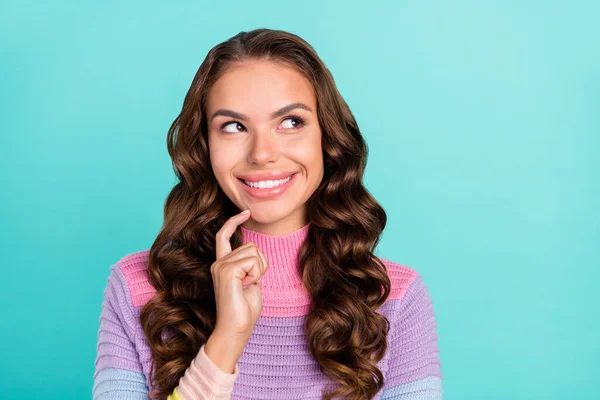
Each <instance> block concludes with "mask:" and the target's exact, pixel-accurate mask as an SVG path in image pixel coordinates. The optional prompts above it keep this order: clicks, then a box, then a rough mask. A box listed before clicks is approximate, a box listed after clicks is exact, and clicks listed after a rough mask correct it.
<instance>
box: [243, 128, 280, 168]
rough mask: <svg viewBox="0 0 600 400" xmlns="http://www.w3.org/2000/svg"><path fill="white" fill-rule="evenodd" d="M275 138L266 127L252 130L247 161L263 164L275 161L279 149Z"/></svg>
mask: <svg viewBox="0 0 600 400" xmlns="http://www.w3.org/2000/svg"><path fill="white" fill-rule="evenodd" d="M276 140H277V139H276V138H275V137H273V135H272V134H271V132H270V131H269V130H268V129H264V130H261V131H255V132H253V134H252V135H251V139H250V147H249V149H248V163H249V164H256V165H265V164H267V163H269V162H275V161H277V157H278V152H279V150H278V148H277V141H276Z"/></svg>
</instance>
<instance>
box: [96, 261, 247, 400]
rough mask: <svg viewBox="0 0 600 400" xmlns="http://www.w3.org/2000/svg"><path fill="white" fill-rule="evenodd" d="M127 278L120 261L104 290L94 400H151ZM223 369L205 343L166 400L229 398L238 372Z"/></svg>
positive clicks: (113, 269)
mask: <svg viewBox="0 0 600 400" xmlns="http://www.w3.org/2000/svg"><path fill="white" fill-rule="evenodd" d="M128 290H129V289H128V286H127V281H126V279H125V277H124V275H123V274H122V272H121V271H120V269H119V267H118V264H117V265H113V266H112V267H111V272H110V276H109V278H108V283H107V285H106V288H105V290H104V299H103V301H102V312H101V314H100V328H99V331H98V344H97V347H96V362H95V373H94V387H93V389H92V396H93V399H94V400H148V398H149V390H148V385H147V383H146V376H145V375H144V373H143V368H142V364H141V362H140V359H139V355H138V352H137V349H136V347H135V335H134V333H133V332H134V325H135V323H134V321H133V318H134V316H133V312H132V305H131V300H130V299H131V297H130V294H129V292H128ZM238 371H239V370H238V365H237V364H236V365H235V370H234V373H233V374H229V373H226V372H225V371H222V370H221V369H220V368H219V367H218V366H217V365H216V364H214V363H213V362H212V361H211V360H210V358H208V356H207V355H206V353H205V352H204V345H203V346H202V348H201V349H200V351H199V353H198V355H197V356H196V357H195V358H194V360H193V361H192V363H191V365H190V366H189V367H188V369H187V370H186V372H185V374H184V376H182V377H181V379H180V381H179V385H178V386H177V387H176V388H175V389H174V390H173V392H172V393H171V394H170V395H169V396H168V397H167V400H188V399H195V400H205V399H206V400H208V399H211V400H217V399H229V397H230V394H231V391H232V390H233V384H234V382H235V380H236V378H237V376H238V375H239V372H238Z"/></svg>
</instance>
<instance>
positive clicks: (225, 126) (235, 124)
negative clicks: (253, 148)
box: [221, 121, 244, 133]
mask: <svg viewBox="0 0 600 400" xmlns="http://www.w3.org/2000/svg"><path fill="white" fill-rule="evenodd" d="M231 127H233V128H231ZM231 129H233V131H232V130H231ZM236 129H240V131H241V130H244V125H242V124H240V123H239V122H236V121H231V122H226V123H224V124H223V125H221V130H223V131H224V132H227V133H237V132H239V131H236Z"/></svg>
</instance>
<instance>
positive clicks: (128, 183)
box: [0, 0, 600, 400]
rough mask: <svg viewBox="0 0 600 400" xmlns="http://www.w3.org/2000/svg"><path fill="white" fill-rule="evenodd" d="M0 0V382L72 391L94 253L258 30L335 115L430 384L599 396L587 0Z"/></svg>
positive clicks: (92, 300) (29, 395) (87, 322)
mask: <svg viewBox="0 0 600 400" xmlns="http://www.w3.org/2000/svg"><path fill="white" fill-rule="evenodd" d="M0 4H1V5H0V82H1V87H0V149H1V150H0V151H1V157H0V184H1V186H0V187H1V191H2V192H1V195H0V223H1V227H2V229H1V230H0V235H1V236H0V243H1V245H0V246H1V254H0V257H1V258H0V260H1V261H0V262H1V267H2V277H1V279H0V302H1V303H0V304H2V306H3V309H4V310H3V315H4V317H3V323H2V329H1V331H0V354H1V355H2V362H1V363H0V398H2V399H85V398H91V390H92V385H93V379H92V376H93V372H94V358H95V352H96V341H97V335H98V331H97V330H98V326H99V316H100V311H101V302H102V297H103V290H104V287H105V285H106V280H107V278H108V273H109V267H110V265H111V264H112V263H114V262H116V261H117V260H118V259H119V258H121V257H123V256H125V255H127V254H129V253H132V252H135V251H138V250H142V249H147V248H149V247H150V245H151V243H152V241H153V239H154V237H155V235H156V234H157V233H158V230H159V228H160V226H161V223H162V207H163V203H164V200H165V198H166V196H167V194H168V192H169V190H170V189H171V187H172V186H173V184H174V183H175V176H174V174H173V171H172V168H171V163H170V159H169V157H168V154H167V151H166V140H165V138H166V133H167V129H168V128H169V126H170V125H171V123H172V122H173V120H174V119H175V117H176V116H177V114H178V112H179V110H180V109H181V105H182V102H183V98H184V96H185V94H186V92H187V90H188V88H189V85H190V83H191V81H192V78H193V76H194V74H195V72H196V70H197V69H198V67H199V65H200V63H201V62H202V60H203V59H204V57H205V55H206V53H207V52H208V50H209V49H210V48H211V47H212V46H214V45H216V44H217V43H219V42H221V41H223V40H225V39H227V38H229V37H230V36H233V35H234V34H236V33H238V32H239V31H242V30H251V29H254V28H258V27H268V28H273V29H284V30H288V31H291V32H293V33H296V34H298V35H300V36H302V37H303V38H305V39H306V40H307V41H308V42H309V43H311V44H312V45H313V46H314V48H315V49H316V50H317V52H318V53H319V55H320V56H321V57H322V59H323V60H324V61H325V63H326V64H327V65H328V66H329V68H330V69H331V71H332V73H333V75H334V77H335V79H336V82H337V84H338V87H339V90H340V92H341V93H342V95H343V96H344V98H345V99H346V101H347V102H348V104H349V105H350V107H351V109H352V110H353V112H354V114H355V116H356V119H357V121H358V123H359V126H360V128H361V130H362V132H363V134H364V136H365V138H366V140H367V142H368V145H369V150H370V152H369V159H368V167H367V171H366V176H365V182H366V185H367V188H368V189H369V191H371V193H372V194H373V195H374V197H375V198H376V199H377V200H378V201H379V202H380V203H381V205H382V206H383V207H384V208H385V209H386V211H387V214H388V227H387V228H386V230H385V233H384V236H383V239H382V242H381V244H380V246H379V247H378V249H377V254H378V255H380V256H382V257H385V258H389V259H392V260H394V261H396V262H399V263H402V264H404V265H408V266H410V267H412V268H414V269H416V270H418V271H419V272H420V273H421V274H422V275H423V277H424V280H425V283H426V285H427V286H428V287H429V290H430V294H431V296H432V298H433V303H434V308H435V310H436V318H437V322H438V333H439V345H440V349H441V353H440V354H441V360H442V373H443V374H444V390H445V399H450V400H452V399H461V400H465V399H494V400H496V399H497V400H500V399H502V400H504V399H552V400H553V399H567V398H569V399H575V398H577V399H579V398H586V399H588V398H598V397H596V396H600V395H599V394H598V379H600V378H599V376H600V367H599V362H598V358H599V356H600V342H599V341H598V338H599V337H600V311H599V310H598V306H599V305H600V290H598V286H599V285H600V250H599V246H600V211H599V210H600V156H599V152H600V139H599V135H600V28H598V26H599V25H598V15H600V3H598V2H595V1H573V2H570V3H566V2H557V1H475V0H473V1H424V0H420V1H369V2H364V1H360V2H350V1H348V0H345V1H310V0H306V1H302V2H295V3H291V2H282V1H258V2H242V1H223V2H217V1H177V2H165V1H161V2H159V1H126V2H118V1H104V2H102V1H81V0H79V1H12V2H9V1H2V2H1V3H0Z"/></svg>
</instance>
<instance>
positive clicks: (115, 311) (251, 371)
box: [93, 223, 443, 400]
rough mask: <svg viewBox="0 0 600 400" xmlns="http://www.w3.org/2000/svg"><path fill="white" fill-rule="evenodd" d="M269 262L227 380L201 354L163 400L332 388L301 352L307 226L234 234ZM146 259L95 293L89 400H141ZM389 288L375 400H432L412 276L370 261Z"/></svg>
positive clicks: (435, 386) (426, 329)
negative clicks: (301, 260) (278, 232)
mask: <svg viewBox="0 0 600 400" xmlns="http://www.w3.org/2000/svg"><path fill="white" fill-rule="evenodd" d="M240 228H241V230H242V232H243V237H244V243H247V242H253V243H254V244H256V246H257V247H258V248H259V249H260V250H261V251H262V252H263V253H264V255H265V256H266V258H267V260H268V261H269V269H268V270H267V272H266V273H265V275H264V276H263V278H262V281H261V292H262V296H263V309H262V312H261V315H260V317H259V319H258V321H257V323H256V325H255V327H254V331H253V333H252V336H251V337H250V339H249V341H248V343H247V344H246V347H245V348H244V352H243V354H242V356H241V357H240V359H239V360H238V362H237V364H236V366H235V370H234V371H233V373H231V371H223V370H221V369H219V367H217V366H216V365H215V364H214V363H213V362H212V361H211V359H209V358H208V357H207V356H206V353H205V352H204V345H203V346H202V348H201V349H200V351H199V353H198V354H197V356H196V357H195V358H194V359H193V361H192V363H191V365H190V366H189V367H188V369H187V370H186V372H185V375H184V376H183V377H182V378H181V379H180V381H179V385H178V387H177V388H176V389H175V391H174V392H173V393H172V394H171V395H169V396H168V400H179V399H183V400H187V399H229V398H231V399H298V400H299V399H321V398H322V394H323V393H324V391H326V390H330V389H333V388H335V387H337V383H336V382H334V381H333V380H331V379H330V378H328V377H327V376H326V375H324V374H323V373H322V372H321V370H320V368H319V364H318V363H317V362H316V360H315V359H314V357H313V356H312V355H311V353H310V352H309V349H308V344H307V336H306V333H305V331H304V322H305V319H306V316H307V314H308V312H309V308H310V304H311V299H310V297H309V295H308V293H307V291H306V289H305V287H304V285H303V283H302V280H301V277H300V274H299V273H298V260H297V256H298V253H299V250H300V245H301V244H302V242H303V241H304V239H305V238H306V237H307V235H308V232H309V229H310V223H309V224H307V225H305V226H304V227H302V228H300V229H298V230H296V231H294V232H292V233H289V234H287V235H283V236H270V235H266V234H263V233H259V232H256V231H252V230H249V229H246V228H244V227H243V226H240ZM148 252H149V251H148V250H144V251H139V252H136V253H133V254H129V255H127V256H125V257H123V258H122V259H120V260H119V261H118V262H117V263H115V264H114V265H112V266H111V268H110V275H109V277H108V284H107V286H106V289H105V291H104V300H103V303H102V312H101V315H100V328H99V333H98V345H97V355H96V361H95V372H94V387H93V398H94V399H119V400H125V399H128V400H134V399H135V400H138V399H148V398H149V397H148V393H149V390H148V388H149V387H150V371H151V362H152V360H151V352H150V348H149V346H148V342H147V340H146V339H145V336H144V332H143V330H142V327H141V324H140V310H141V308H142V306H143V305H144V304H145V303H146V301H148V300H149V299H150V298H151V297H152V295H153V294H154V293H155V290H154V288H153V287H152V285H151V284H150V282H149V280H148V274H147V265H148ZM379 259H380V260H381V261H382V262H383V264H384V265H385V267H386V268H387V271H388V275H389V277H390V280H391V283H392V290H391V294H390V296H389V297H388V299H387V300H386V302H385V303H384V304H383V305H382V306H381V307H380V308H379V309H378V310H377V312H378V313H380V314H383V315H385V316H386V317H387V319H388V320H389V321H390V331H389V333H388V349H387V351H386V353H385V355H384V357H383V359H382V360H381V361H380V362H379V363H378V367H379V368H380V370H381V371H382V373H383V376H384V387H383V388H382V389H381V390H380V391H379V392H378V393H377V395H376V397H375V399H378V400H389V399H405V400H409V399H410V400H417V399H419V400H420V399H441V398H442V393H443V389H442V373H441V362H440V358H439V347H438V335H437V323H436V320H435V317H434V310H433V306H432V301H431V298H430V296H429V294H428V290H427V287H426V286H425V284H424V283H423V279H422V277H421V275H420V274H419V273H418V272H417V271H416V270H414V269H411V268H409V267H407V266H404V265H401V264H398V263H395V262H392V261H389V260H386V259H383V258H379Z"/></svg>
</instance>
